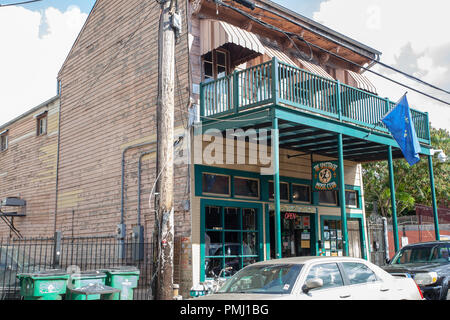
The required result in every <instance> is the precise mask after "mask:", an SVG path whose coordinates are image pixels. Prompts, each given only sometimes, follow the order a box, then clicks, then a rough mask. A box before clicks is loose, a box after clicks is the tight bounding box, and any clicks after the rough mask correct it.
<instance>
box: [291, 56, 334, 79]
mask: <svg viewBox="0 0 450 320" xmlns="http://www.w3.org/2000/svg"><path fill="white" fill-rule="evenodd" d="M297 60H298V62H299V63H300V65H301V66H302V67H303V69H305V70H307V71H309V72H311V73H314V74H317V75H319V76H321V77H324V78H326V79H330V80H334V78H333V77H332V76H331V75H330V74H329V73H328V72H326V71H325V69H324V68H322V67H321V66H319V65H317V64H314V63H312V62H308V61H306V60H303V59H300V58H297Z"/></svg>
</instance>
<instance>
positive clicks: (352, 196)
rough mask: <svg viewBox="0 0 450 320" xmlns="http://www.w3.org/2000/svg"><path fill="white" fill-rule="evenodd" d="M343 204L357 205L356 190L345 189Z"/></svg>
mask: <svg viewBox="0 0 450 320" xmlns="http://www.w3.org/2000/svg"><path fill="white" fill-rule="evenodd" d="M345 205H346V206H348V207H358V194H357V192H356V191H350V190H345Z"/></svg>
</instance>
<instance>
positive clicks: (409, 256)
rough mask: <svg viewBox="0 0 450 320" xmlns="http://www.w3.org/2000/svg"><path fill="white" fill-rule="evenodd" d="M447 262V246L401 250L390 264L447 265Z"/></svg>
mask: <svg viewBox="0 0 450 320" xmlns="http://www.w3.org/2000/svg"><path fill="white" fill-rule="evenodd" d="M449 261H450V257H449V247H448V246H446V245H427V246H412V247H405V248H402V249H401V250H400V251H399V252H398V253H397V254H396V255H395V257H394V258H393V259H392V264H409V263H447V262H449Z"/></svg>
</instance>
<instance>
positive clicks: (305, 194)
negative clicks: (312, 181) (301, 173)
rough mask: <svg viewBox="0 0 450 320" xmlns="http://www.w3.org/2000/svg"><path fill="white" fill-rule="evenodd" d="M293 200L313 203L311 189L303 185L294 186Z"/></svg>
mask: <svg viewBox="0 0 450 320" xmlns="http://www.w3.org/2000/svg"><path fill="white" fill-rule="evenodd" d="M292 200H293V201H295V202H311V192H310V187H309V186H307V185H301V184H295V183H293V184H292Z"/></svg>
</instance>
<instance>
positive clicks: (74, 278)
mask: <svg viewBox="0 0 450 320" xmlns="http://www.w3.org/2000/svg"><path fill="white" fill-rule="evenodd" d="M105 279H106V274H105V273H103V272H99V271H84V272H80V273H74V274H71V275H69V279H68V283H67V291H66V300H100V297H101V295H100V294H91V295H86V294H83V293H76V292H72V290H71V289H81V288H86V287H89V286H98V285H105Z"/></svg>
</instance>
